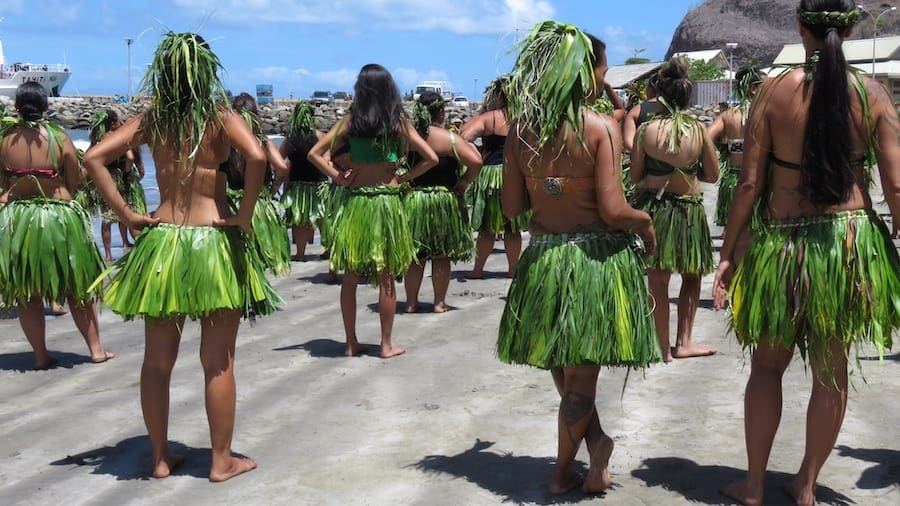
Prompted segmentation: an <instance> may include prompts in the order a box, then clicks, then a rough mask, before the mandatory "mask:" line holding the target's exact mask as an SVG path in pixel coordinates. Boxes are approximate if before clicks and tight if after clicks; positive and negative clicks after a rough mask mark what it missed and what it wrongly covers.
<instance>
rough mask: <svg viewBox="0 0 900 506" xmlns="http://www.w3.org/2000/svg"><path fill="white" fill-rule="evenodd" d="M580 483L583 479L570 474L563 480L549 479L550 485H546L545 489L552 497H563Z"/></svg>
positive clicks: (576, 474) (575, 474)
mask: <svg viewBox="0 0 900 506" xmlns="http://www.w3.org/2000/svg"><path fill="white" fill-rule="evenodd" d="M554 474H555V473H554ZM582 483H583V479H582V478H581V476H580V475H579V474H578V473H572V472H570V473H569V475H568V476H566V477H564V478H557V477H556V476H554V477H553V478H550V484H549V485H547V489H548V490H549V491H550V493H551V494H553V495H563V494H568V493H569V492H571V491H572V490H574V489H575V488H576V487H578V486H579V485H581V484H582Z"/></svg>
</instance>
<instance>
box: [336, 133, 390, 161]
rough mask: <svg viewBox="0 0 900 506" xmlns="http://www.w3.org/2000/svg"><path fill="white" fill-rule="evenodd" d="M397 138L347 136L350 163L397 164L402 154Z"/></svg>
mask: <svg viewBox="0 0 900 506" xmlns="http://www.w3.org/2000/svg"><path fill="white" fill-rule="evenodd" d="M401 141H402V140H401V139H400V138H399V137H387V136H378V137H356V136H353V135H350V136H347V143H348V144H349V145H350V161H351V162H353V163H397V162H398V161H400V153H401V152H402V142H401Z"/></svg>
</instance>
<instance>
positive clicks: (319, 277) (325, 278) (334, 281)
mask: <svg viewBox="0 0 900 506" xmlns="http://www.w3.org/2000/svg"><path fill="white" fill-rule="evenodd" d="M297 281H305V282H307V283H312V284H314V285H340V284H341V277H340V276H337V277H335V276H332V275H331V274H329V273H328V272H320V273H318V274H314V275H312V276H302V277H299V278H297Z"/></svg>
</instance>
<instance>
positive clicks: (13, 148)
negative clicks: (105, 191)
mask: <svg viewBox="0 0 900 506" xmlns="http://www.w3.org/2000/svg"><path fill="white" fill-rule="evenodd" d="M60 140H61V141H62V146H61V148H60V147H58V146H55V145H51V143H50V141H49V140H48V138H47V132H46V129H45V128H44V127H41V128H40V129H39V130H38V129H34V128H16V129H13V130H12V131H10V132H9V133H8V134H7V135H6V136H5V137H4V138H3V142H2V143H0V169H2V177H3V182H2V184H0V186H2V187H3V189H4V190H5V192H4V195H3V196H2V198H0V200H4V201H5V200H14V199H17V198H27V197H33V196H45V197H48V198H54V199H62V200H69V199H71V198H72V194H73V193H74V192H75V190H77V189H78V186H80V184H81V179H82V178H81V171H80V168H79V166H78V159H77V156H76V155H75V146H73V145H72V141H71V139H69V137H68V136H67V135H65V134H61V139H60ZM51 153H52V156H51ZM7 169H11V170H12V171H13V172H15V171H37V170H39V171H45V172H55V173H56V174H57V176H56V177H44V176H32V175H25V176H16V175H13V174H11V173H10V172H8V171H7Z"/></svg>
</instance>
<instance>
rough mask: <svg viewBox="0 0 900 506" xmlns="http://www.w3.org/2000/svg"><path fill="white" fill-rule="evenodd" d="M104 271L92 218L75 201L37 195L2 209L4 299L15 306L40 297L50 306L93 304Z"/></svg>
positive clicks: (0, 288) (0, 280)
mask: <svg viewBox="0 0 900 506" xmlns="http://www.w3.org/2000/svg"><path fill="white" fill-rule="evenodd" d="M102 271H103V258H102V257H101V256H100V251H99V250H98V249H97V245H96V243H94V235H93V233H92V231H91V219H90V216H88V214H87V212H85V210H84V208H82V207H81V205H80V204H78V203H77V202H75V201H71V200H57V199H46V198H44V197H35V198H28V199H18V200H13V201H10V202H9V203H8V204H6V205H5V206H3V207H2V208H0V299H2V303H3V304H4V305H5V306H7V307H11V306H13V305H15V304H16V303H17V302H18V301H20V300H21V301H24V300H28V299H30V298H31V297H32V295H34V294H39V295H40V296H41V298H42V299H43V300H44V301H45V302H46V303H47V304H48V305H49V304H50V303H52V302H57V303H60V304H62V303H64V302H65V301H66V300H65V299H66V297H67V296H72V297H74V298H75V300H76V301H78V302H80V303H82V304H83V303H87V302H91V301H93V300H94V297H93V295H91V294H90V290H89V288H90V286H91V283H93V282H94V280H95V279H97V276H98V275H100V272H102Z"/></svg>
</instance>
